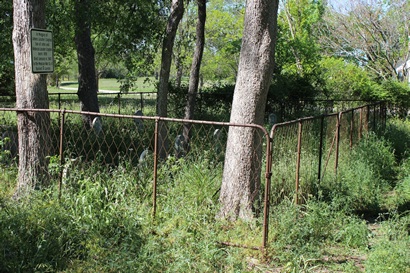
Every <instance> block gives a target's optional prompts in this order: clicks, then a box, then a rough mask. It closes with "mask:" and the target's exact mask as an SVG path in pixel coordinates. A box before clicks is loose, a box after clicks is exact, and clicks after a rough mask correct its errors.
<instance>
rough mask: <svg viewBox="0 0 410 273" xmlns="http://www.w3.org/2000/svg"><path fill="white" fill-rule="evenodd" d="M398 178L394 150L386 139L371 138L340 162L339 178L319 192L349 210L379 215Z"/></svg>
mask: <svg viewBox="0 0 410 273" xmlns="http://www.w3.org/2000/svg"><path fill="white" fill-rule="evenodd" d="M395 175H396V162H395V158H394V155H393V151H392V149H391V147H390V146H389V144H388V143H387V142H386V141H385V140H380V139H378V138H377V137H376V136H375V135H371V134H370V135H369V136H368V137H366V138H365V139H363V140H362V141H361V142H360V143H359V145H357V146H355V147H354V148H353V150H352V151H351V153H348V154H347V155H346V156H344V158H343V159H342V160H341V162H339V166H338V170H337V177H327V178H325V180H324V181H322V183H321V185H320V189H321V191H322V196H323V198H325V200H332V202H333V203H334V204H335V206H340V207H341V208H343V209H345V210H347V211H365V212H370V213H377V212H378V211H379V210H380V208H382V207H384V205H385V195H386V194H387V193H388V192H389V191H390V190H391V189H392V187H393V185H394V178H395Z"/></svg>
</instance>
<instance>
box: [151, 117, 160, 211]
mask: <svg viewBox="0 0 410 273" xmlns="http://www.w3.org/2000/svg"><path fill="white" fill-rule="evenodd" d="M158 124H159V118H156V119H155V131H154V177H153V183H152V217H153V218H155V215H156V213H157V178H158V177H157V173H158V128H159V126H158Z"/></svg>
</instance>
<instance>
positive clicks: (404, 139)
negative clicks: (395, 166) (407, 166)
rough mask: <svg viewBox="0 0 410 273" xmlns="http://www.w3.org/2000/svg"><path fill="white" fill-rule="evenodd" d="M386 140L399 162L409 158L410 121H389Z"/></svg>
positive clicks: (394, 119)
mask: <svg viewBox="0 0 410 273" xmlns="http://www.w3.org/2000/svg"><path fill="white" fill-rule="evenodd" d="M384 138H385V139H386V140H387V141H388V142H389V143H391V146H392V148H393V150H394V154H395V156H396V159H397V161H398V162H401V161H402V160H404V159H406V158H407V157H409V154H408V153H409V150H410V121H408V120H403V119H398V118H392V119H389V121H388V123H387V126H386V130H385V133H384Z"/></svg>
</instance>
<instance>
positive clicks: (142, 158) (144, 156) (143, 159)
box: [138, 148, 149, 164]
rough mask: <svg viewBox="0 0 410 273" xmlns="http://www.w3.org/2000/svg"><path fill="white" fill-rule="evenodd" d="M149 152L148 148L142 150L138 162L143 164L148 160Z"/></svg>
mask: <svg viewBox="0 0 410 273" xmlns="http://www.w3.org/2000/svg"><path fill="white" fill-rule="evenodd" d="M148 154H149V150H148V148H147V149H145V150H144V151H142V153H141V154H140V157H139V159H138V163H139V164H143V163H144V162H146V160H147V158H148Z"/></svg>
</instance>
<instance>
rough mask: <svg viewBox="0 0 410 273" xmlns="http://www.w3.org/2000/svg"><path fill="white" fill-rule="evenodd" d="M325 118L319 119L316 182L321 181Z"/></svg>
mask: <svg viewBox="0 0 410 273" xmlns="http://www.w3.org/2000/svg"><path fill="white" fill-rule="evenodd" d="M324 127H325V116H322V117H321V118H320V135H319V160H318V166H317V167H318V169H317V180H318V181H317V182H318V183H320V181H321V179H320V178H321V174H322V156H323V135H324V130H325V128H324Z"/></svg>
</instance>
